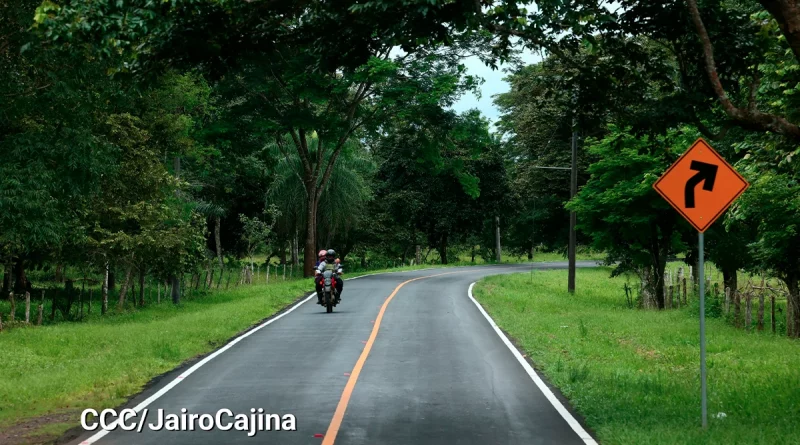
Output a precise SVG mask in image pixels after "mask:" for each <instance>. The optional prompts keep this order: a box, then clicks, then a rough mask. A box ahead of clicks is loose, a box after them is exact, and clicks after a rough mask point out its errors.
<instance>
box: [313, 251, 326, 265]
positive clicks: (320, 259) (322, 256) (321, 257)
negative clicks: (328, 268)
mask: <svg viewBox="0 0 800 445" xmlns="http://www.w3.org/2000/svg"><path fill="white" fill-rule="evenodd" d="M327 253H328V251H327V250H325V249H323V250H320V251H319V253H318V254H317V264H315V265H314V267H319V264H320V263H321V262H323V261H325V255H326V254H327Z"/></svg>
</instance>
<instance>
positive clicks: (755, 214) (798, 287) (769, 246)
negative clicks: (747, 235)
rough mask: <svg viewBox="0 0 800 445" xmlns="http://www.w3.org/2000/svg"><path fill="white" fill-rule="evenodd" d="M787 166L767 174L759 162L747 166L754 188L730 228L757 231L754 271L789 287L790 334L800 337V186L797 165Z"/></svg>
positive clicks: (741, 201) (753, 246)
mask: <svg viewBox="0 0 800 445" xmlns="http://www.w3.org/2000/svg"><path fill="white" fill-rule="evenodd" d="M786 167H788V168H787V169H786V170H784V171H765V170H764V169H763V168H762V165H760V163H758V162H753V163H751V164H749V165H747V166H745V167H744V168H743V169H742V170H743V174H744V175H745V177H747V178H748V179H749V180H750V183H751V187H750V189H749V190H748V191H747V192H745V193H744V194H743V195H742V197H741V198H740V199H739V201H738V202H737V203H734V208H733V211H732V213H733V215H732V217H731V219H730V221H729V222H728V225H730V226H732V225H735V224H742V225H750V226H751V227H753V228H754V229H755V231H756V233H757V235H756V237H755V239H754V241H753V242H751V243H750V244H749V246H748V247H749V248H750V250H751V252H752V257H753V259H754V261H755V263H754V264H753V265H752V266H751V267H750V269H751V270H756V271H769V272H771V273H772V274H774V276H776V277H778V278H779V279H780V280H782V281H783V282H784V283H785V284H786V287H787V289H788V291H789V295H788V300H789V304H788V309H789V310H790V311H791V312H790V314H791V320H792V322H793V324H792V325H787V334H790V335H792V336H794V337H800V227H798V225H797V221H798V220H800V183H798V178H797V174H796V172H797V169H796V166H793V165H792V164H789V165H785V168H786ZM792 167H794V168H792ZM740 168H741V167H740Z"/></svg>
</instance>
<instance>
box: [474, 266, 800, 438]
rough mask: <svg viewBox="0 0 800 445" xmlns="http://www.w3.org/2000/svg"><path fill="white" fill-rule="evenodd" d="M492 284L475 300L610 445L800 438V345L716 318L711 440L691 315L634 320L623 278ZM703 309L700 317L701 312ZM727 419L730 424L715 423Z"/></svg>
mask: <svg viewBox="0 0 800 445" xmlns="http://www.w3.org/2000/svg"><path fill="white" fill-rule="evenodd" d="M576 281H577V282H576V293H575V295H569V294H568V293H567V292H566V282H567V272H566V271H563V270H558V271H536V272H534V274H533V279H531V274H517V275H503V276H494V277H489V278H487V279H486V280H484V281H481V282H480V283H479V284H478V285H476V288H475V297H476V298H477V299H478V300H479V301H480V302H481V304H482V305H483V306H484V307H485V308H486V309H487V311H488V312H489V314H490V315H491V316H492V317H493V318H494V319H495V321H496V322H497V323H498V325H499V326H500V327H501V328H503V329H504V330H505V331H506V332H507V333H509V335H510V336H511V337H513V338H515V339H516V340H517V341H518V344H519V345H521V347H522V348H523V349H524V350H525V351H526V352H527V354H528V356H529V357H530V358H531V359H532V360H533V361H534V363H536V365H537V367H538V368H540V369H541V371H542V372H543V374H544V375H546V376H547V378H548V379H549V380H550V381H551V382H553V383H554V384H555V385H556V386H558V387H559V388H560V389H561V391H562V392H563V393H564V394H565V396H567V397H568V398H569V400H570V401H571V403H572V405H573V406H574V407H575V408H576V409H577V411H578V412H579V413H581V415H582V416H583V417H584V418H585V419H586V422H587V424H588V425H589V427H590V428H592V429H593V430H594V431H595V432H596V434H597V437H598V439H599V441H600V442H601V443H603V444H645V443H647V444H782V443H786V444H788V443H797V440H798V439H797V438H798V437H800V422H799V421H798V418H799V417H798V416H800V385H798V384H797V376H798V369H800V343H799V342H797V341H793V340H789V339H786V338H783V337H780V336H775V335H772V334H771V333H748V332H745V331H743V330H740V329H735V328H733V327H732V326H730V325H729V324H728V323H726V322H725V321H724V320H722V319H714V318H712V319H707V325H706V338H707V357H708V360H707V363H708V396H709V405H708V410H709V411H708V412H709V429H708V431H705V432H704V431H703V430H702V429H701V428H700V378H699V335H698V329H699V328H698V319H697V316H696V311H693V310H692V307H693V306H692V305H690V306H689V308H686V309H680V310H672V311H660V312H659V311H654V310H649V311H646V310H632V309H627V308H626V305H625V298H624V292H623V290H622V286H623V283H624V282H625V278H622V277H620V278H614V279H610V278H609V269H607V268H594V269H580V270H579V271H578V274H577V280H576ZM694 307H695V308H696V306H694ZM720 412H723V413H725V414H726V415H727V417H726V418H723V419H718V418H716V415H717V413H720Z"/></svg>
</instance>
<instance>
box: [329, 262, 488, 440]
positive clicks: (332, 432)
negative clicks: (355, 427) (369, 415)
mask: <svg viewBox="0 0 800 445" xmlns="http://www.w3.org/2000/svg"><path fill="white" fill-rule="evenodd" d="M464 272H475V270H474V269H473V270H469V271H466V270H460V271H458V272H446V273H440V274H436V275H428V276H425V277H417V278H412V279H410V280H408V281H404V282H402V283H400V285H399V286H397V287H396V288H394V291H393V292H392V294H391V295H389V298H387V299H386V301H385V302H384V303H383V305H382V306H381V309H380V311H378V317H377V318H376V319H375V326H373V327H372V333H371V334H370V336H369V340H367V345H366V346H364V350H363V351H362V352H361V356H360V357H358V361H357V362H356V366H355V367H354V368H353V372H351V373H350V378H349V379H347V385H345V387H344V391H343V392H342V398H341V399H339V405H338V406H337V407H336V412H334V413H333V419H331V424H330V425H329V426H328V431H327V432H326V433H325V437H324V439H323V440H322V445H333V442H334V441H335V440H336V435H337V434H338V433H339V428H340V427H341V426H342V420H343V419H344V413H345V411H347V405H348V404H349V403H350V397H351V396H352V395H353V389H355V386H356V381H357V380H358V376H359V374H361V368H363V367H364V362H365V361H366V360H367V357H368V356H369V353H370V351H371V350H372V344H373V343H375V337H377V336H378V329H380V327H381V320H382V319H383V314H384V312H386V307H387V306H388V305H389V302H391V301H392V298H394V296H395V295H396V294H397V291H399V290H400V288H401V287H403V286H405V285H406V284H408V283H410V282H412V281H417V280H422V279H424V278H433V277H439V276H442V275H451V274H455V273H464Z"/></svg>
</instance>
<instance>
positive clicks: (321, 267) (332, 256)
mask: <svg viewBox="0 0 800 445" xmlns="http://www.w3.org/2000/svg"><path fill="white" fill-rule="evenodd" d="M320 253H322V251H320ZM328 264H330V265H331V268H332V269H333V270H334V272H336V274H337V275H339V277H338V279H337V280H336V293H337V298H336V301H337V302H339V301H341V300H342V289H343V288H344V282H343V281H342V278H341V276H342V273H343V272H342V266H341V264H340V262H339V261H338V259H337V258H336V251H334V250H333V249H328V251H327V252H325V259H324V260H322V261H320V262H319V264H318V265H317V269H316V270H315V271H314V273H315V275H316V280H315V282H316V285H317V301H318V302H319V303H320V304H322V282H323V276H322V273H323V272H325V269H326V268H327V265H328Z"/></svg>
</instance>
